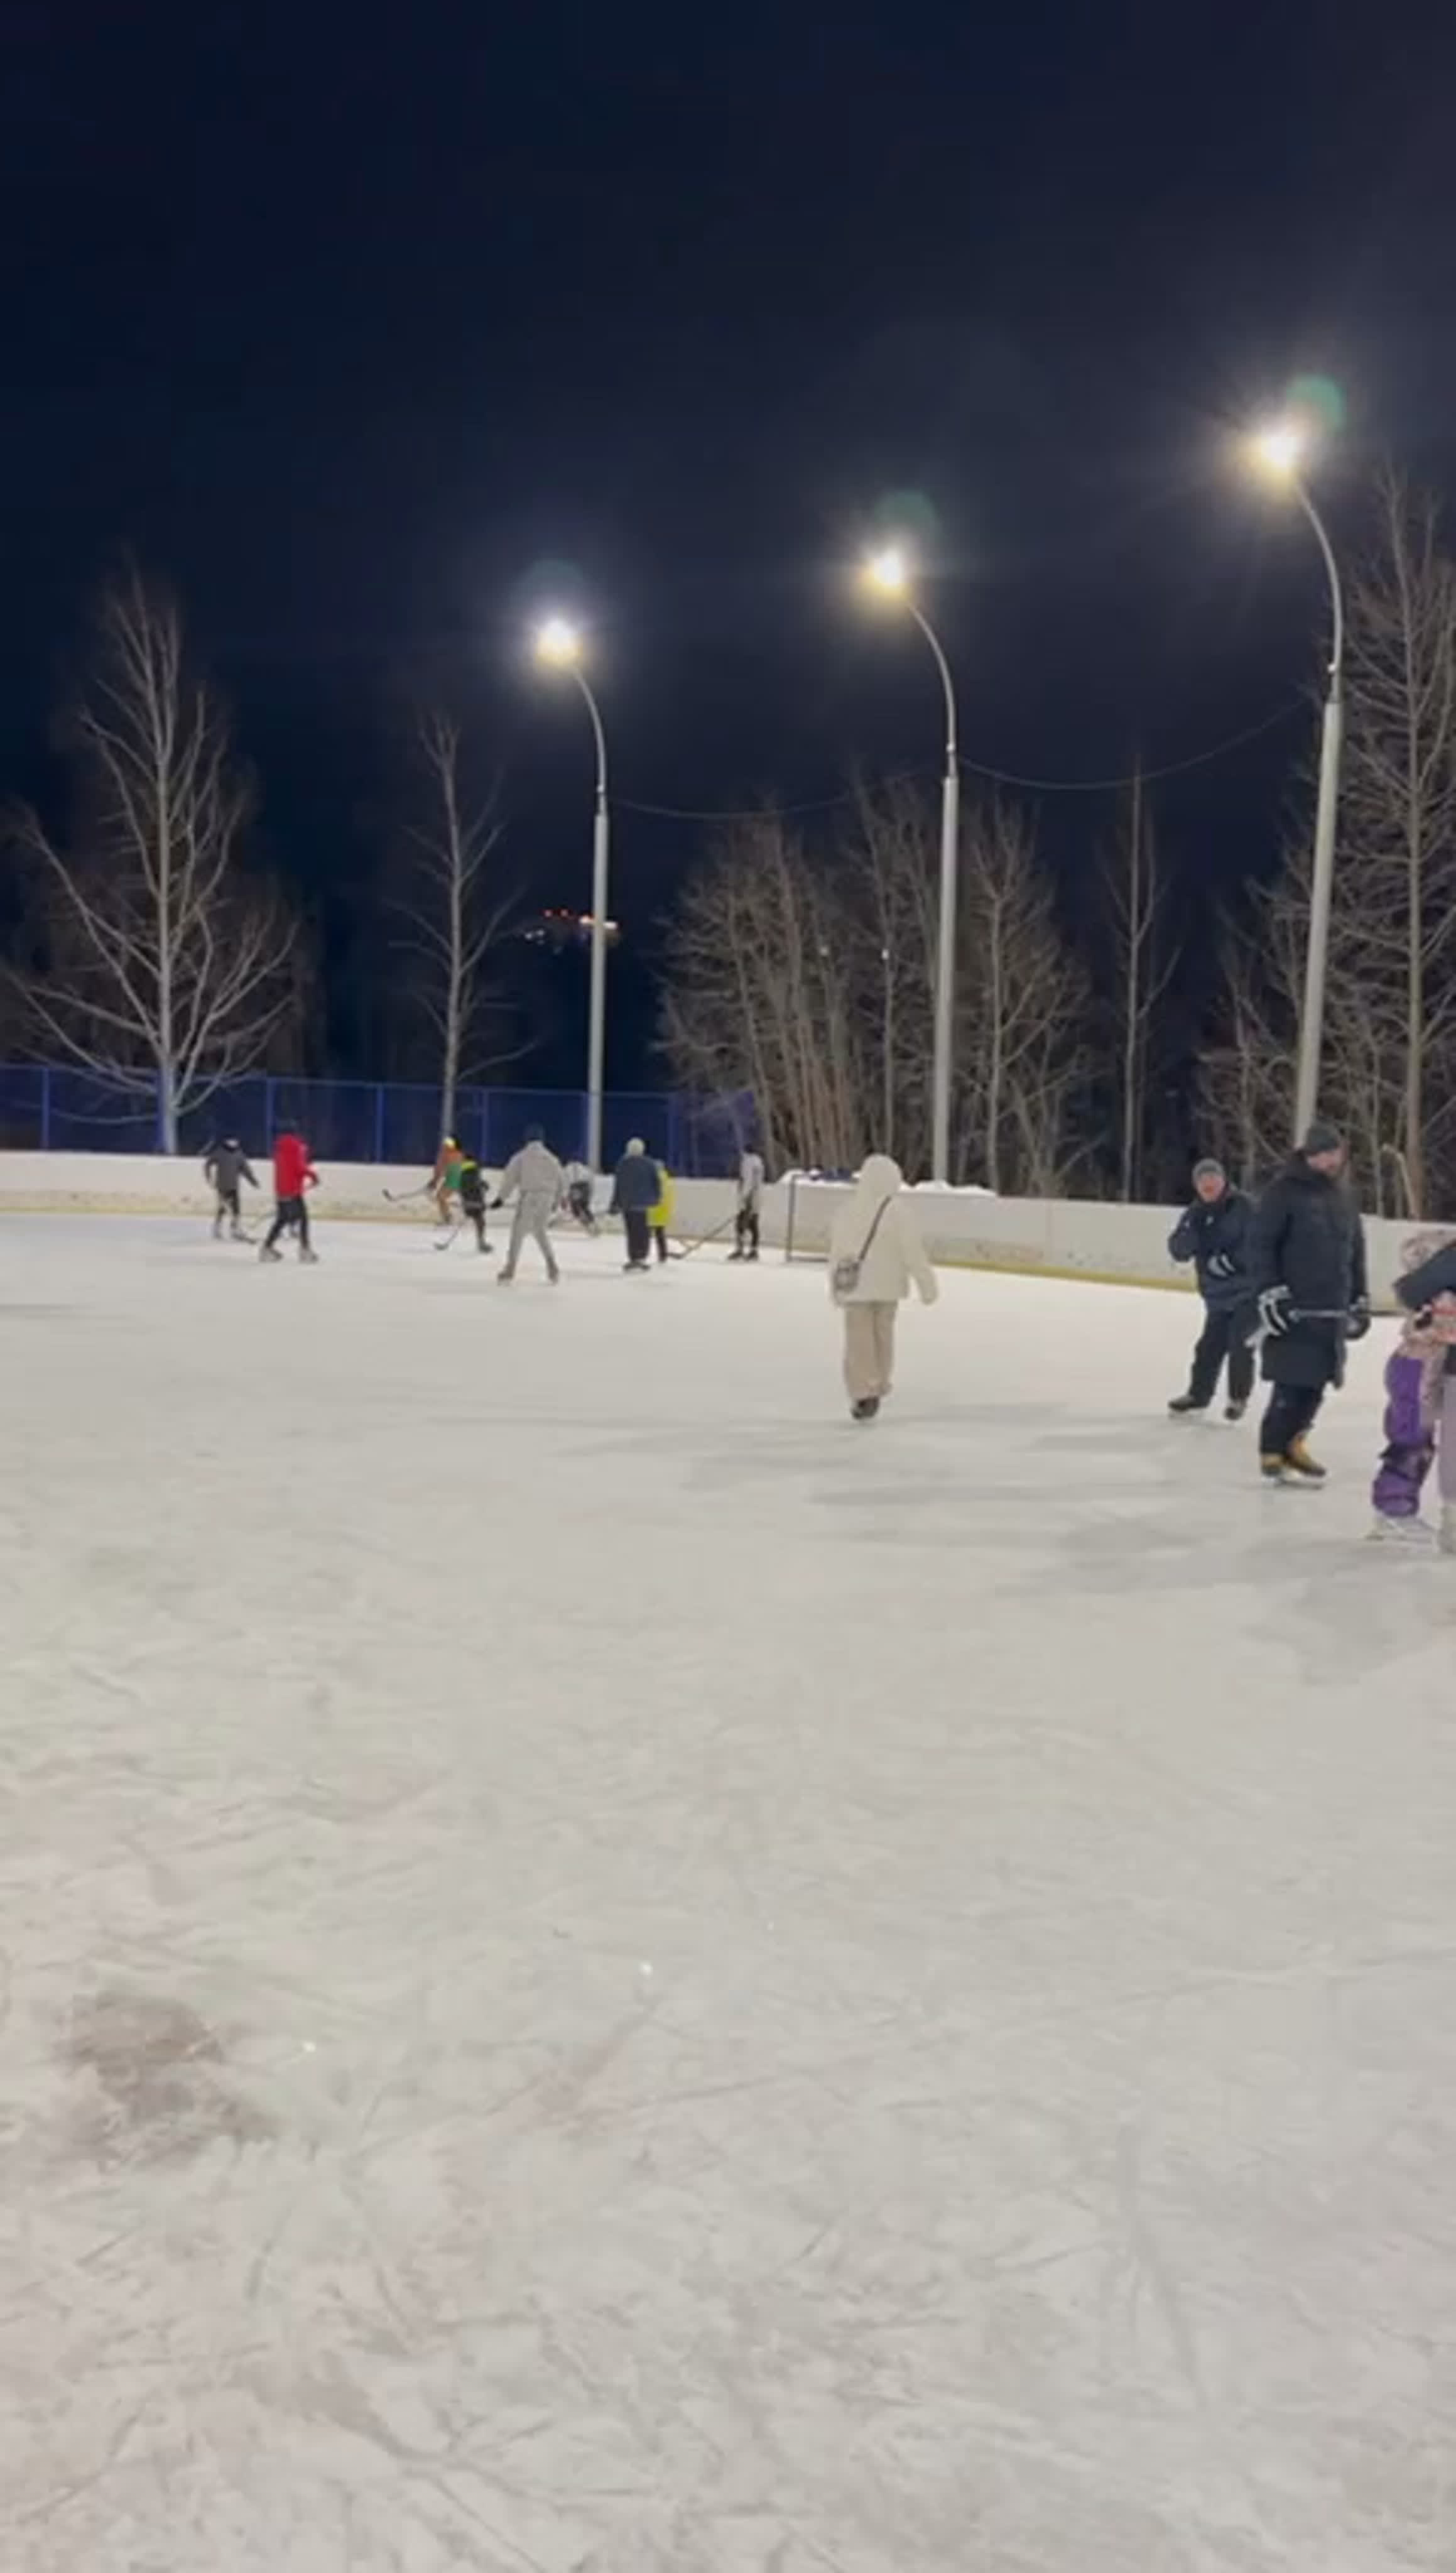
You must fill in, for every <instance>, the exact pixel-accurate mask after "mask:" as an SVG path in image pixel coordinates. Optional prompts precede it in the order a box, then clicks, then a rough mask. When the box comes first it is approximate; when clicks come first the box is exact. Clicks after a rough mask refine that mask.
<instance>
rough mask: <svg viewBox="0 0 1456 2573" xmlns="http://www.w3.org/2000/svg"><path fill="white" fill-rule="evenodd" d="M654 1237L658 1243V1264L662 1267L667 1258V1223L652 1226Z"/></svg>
mask: <svg viewBox="0 0 1456 2573" xmlns="http://www.w3.org/2000/svg"><path fill="white" fill-rule="evenodd" d="M652 1239H653V1241H654V1242H655V1244H656V1245H657V1265H658V1267H659V1268H661V1266H662V1263H663V1262H664V1261H665V1260H666V1258H667V1227H666V1225H665V1224H654V1226H653V1227H652Z"/></svg>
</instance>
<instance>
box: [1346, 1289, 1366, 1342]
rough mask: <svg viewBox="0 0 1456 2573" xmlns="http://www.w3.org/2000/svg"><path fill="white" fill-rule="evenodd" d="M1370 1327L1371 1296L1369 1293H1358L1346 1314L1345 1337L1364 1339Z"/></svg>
mask: <svg viewBox="0 0 1456 2573" xmlns="http://www.w3.org/2000/svg"><path fill="white" fill-rule="evenodd" d="M1369 1328H1370V1298H1369V1296H1368V1295H1357V1296H1356V1297H1355V1300H1354V1302H1353V1304H1352V1305H1351V1306H1350V1309H1349V1311H1348V1313H1347V1314H1346V1315H1345V1337H1346V1339H1347V1340H1363V1338H1364V1336H1365V1333H1366V1332H1367V1331H1368V1329H1369Z"/></svg>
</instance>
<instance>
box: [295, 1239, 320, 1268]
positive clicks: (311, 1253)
mask: <svg viewBox="0 0 1456 2573" xmlns="http://www.w3.org/2000/svg"><path fill="white" fill-rule="evenodd" d="M299 1260H300V1264H301V1266H302V1267H303V1268H305V1269H317V1268H318V1266H319V1254H318V1252H317V1251H316V1250H315V1249H314V1248H313V1245H312V1244H311V1243H306V1244H305V1246H304V1249H303V1250H302V1251H301V1252H300V1254H299Z"/></svg>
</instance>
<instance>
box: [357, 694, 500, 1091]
mask: <svg viewBox="0 0 1456 2573" xmlns="http://www.w3.org/2000/svg"><path fill="white" fill-rule="evenodd" d="M411 746H412V750H413V768H414V775H415V779H416V781H417V784H418V786H419V789H420V790H421V791H420V803H419V817H418V818H417V819H416V820H414V821H412V822H410V823H409V824H408V825H407V827H406V830H405V833H404V841H405V848H406V851H407V863H406V866H405V868H404V870H403V875H402V880H401V882H400V884H399V886H398V888H397V889H396V890H395V892H394V893H393V895H392V897H391V907H392V909H393V910H394V912H395V913H396V914H397V915H398V917H399V918H400V919H401V921H402V922H403V923H404V924H405V926H404V928H403V931H402V933H401V934H400V935H399V936H398V937H397V938H396V939H395V941H394V944H395V947H396V950H397V951H398V952H399V953H401V954H403V955H406V956H407V957H408V958H409V959H410V960H411V964H412V967H413V974H412V982H413V988H414V991H415V996H416V998H417V1001H418V1004H419V1007H420V1009H421V1010H422V1012H423V1014H424V1017H425V1020H426V1022H427V1024H428V1026H429V1028H430V1030H431V1033H432V1037H433V1040H434V1042H435V1044H436V1045H437V1047H438V1049H439V1053H438V1061H439V1084H440V1133H441V1135H442V1136H444V1135H448V1134H451V1133H452V1132H453V1130H454V1125H455V1102H456V1097H457V1094H458V1091H459V1087H460V1084H461V1082H462V1081H464V1080H467V1079H469V1078H470V1077H471V1075H472V1074H474V1073H475V1072H477V1071H483V1070H484V1069H486V1068H487V1065H488V1064H496V1063H500V1062H502V1061H508V1060H509V1059H510V1056H511V1054H512V1053H515V1054H519V1053H524V1052H525V1051H526V1050H527V1049H526V1048H525V1047H524V1046H521V1047H516V1048H510V1049H506V1050H505V1052H503V1053H502V1051H501V1050H500V1049H499V1048H495V1049H493V1050H490V1051H489V1052H488V1053H487V1052H483V1051H482V1049H483V1048H484V1047H485V1044H486V1039H485V1023H486V1021H487V1019H488V1017H489V1016H490V1014H491V1013H492V1011H495V1010H498V1009H499V1007H500V1006H501V1005H500V1003H499V1002H498V1000H497V999H496V998H495V996H494V995H493V994H492V993H491V991H490V989H489V987H488V985H487V982H486V975H485V968H486V963H487V959H488V958H489V956H490V953H491V950H492V949H493V948H494V947H495V946H496V945H497V944H498V943H499V941H500V940H501V939H502V938H503V937H504V936H505V935H506V934H507V931H508V929H509V926H510V924H511V921H512V919H513V917H514V915H515V913H516V910H517V902H516V897H515V895H514V894H513V893H512V892H509V891H497V890H496V888H495V886H494V884H493V881H492V870H491V867H490V860H491V858H492V856H493V854H494V851H495V849H496V846H497V844H498V842H499V839H500V832H501V824H500V820H499V815H498V808H497V797H496V794H495V792H494V790H493V789H491V790H489V791H486V792H484V793H472V792H471V790H470V788H469V786H468V784H467V782H466V777H465V753H464V745H463V742H462V738H461V733H460V728H459V726H458V725H457V724H456V723H455V722H454V721H453V720H452V718H451V717H450V716H448V715H446V714H442V713H441V712H439V711H438V709H425V710H422V711H421V712H420V713H419V714H418V715H417V716H416V718H415V722H414V728H413V737H412V745H411Z"/></svg>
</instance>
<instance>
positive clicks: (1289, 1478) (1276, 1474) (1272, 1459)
mask: <svg viewBox="0 0 1456 2573" xmlns="http://www.w3.org/2000/svg"><path fill="white" fill-rule="evenodd" d="M1259 1480H1260V1482H1263V1483H1268V1484H1270V1485H1271V1486H1272V1485H1276V1484H1279V1483H1292V1482H1293V1480H1294V1476H1293V1475H1292V1474H1291V1473H1290V1471H1289V1468H1288V1466H1287V1464H1286V1463H1285V1461H1284V1458H1283V1457H1282V1456H1261V1457H1260V1458H1259Z"/></svg>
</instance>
